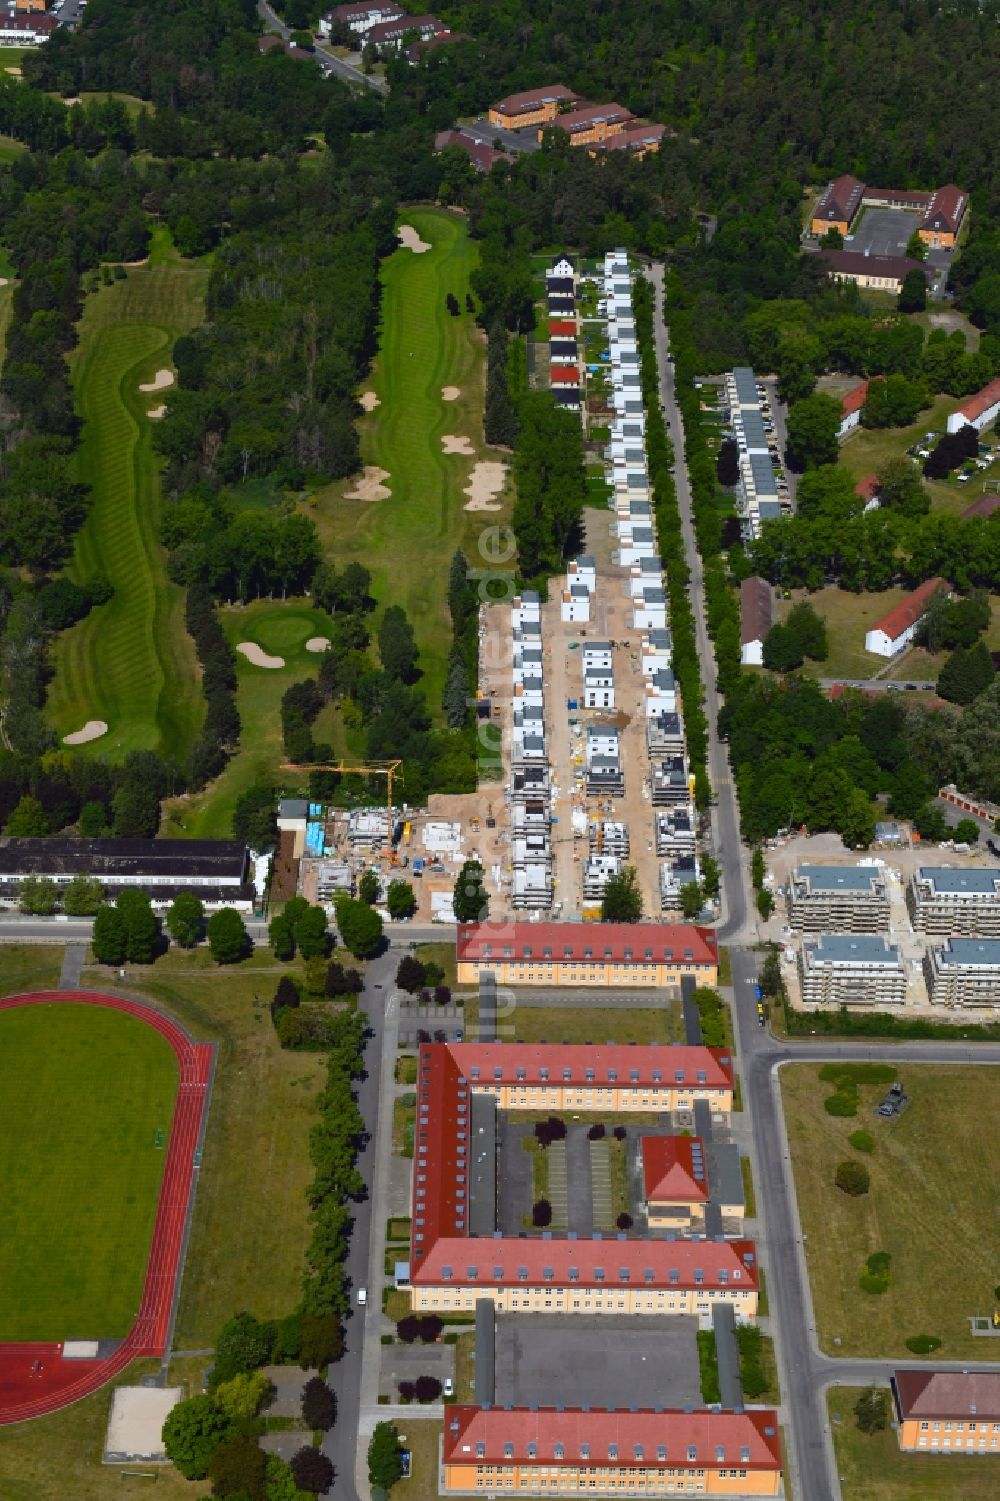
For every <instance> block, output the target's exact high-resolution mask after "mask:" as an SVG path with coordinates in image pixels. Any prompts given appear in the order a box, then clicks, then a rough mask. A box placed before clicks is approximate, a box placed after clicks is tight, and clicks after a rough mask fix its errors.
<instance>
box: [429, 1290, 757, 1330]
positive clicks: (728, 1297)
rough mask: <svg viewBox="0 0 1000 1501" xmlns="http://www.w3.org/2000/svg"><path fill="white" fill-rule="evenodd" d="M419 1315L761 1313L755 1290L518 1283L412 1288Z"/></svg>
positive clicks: (750, 1315)
mask: <svg viewBox="0 0 1000 1501" xmlns="http://www.w3.org/2000/svg"><path fill="white" fill-rule="evenodd" d="M410 1297H411V1300H412V1306H413V1311H414V1312H415V1313H417V1312H420V1313H431V1312H433V1313H440V1312H442V1311H444V1310H450V1311H451V1312H456V1311H457V1312H463V1311H467V1312H473V1311H474V1310H475V1307H476V1301H477V1299H479V1298H490V1299H492V1301H493V1305H494V1307H495V1308H496V1310H497V1312H498V1313H584V1314H586V1313H612V1314H622V1313H637V1314H645V1315H646V1316H647V1317H648V1316H650V1315H657V1314H659V1315H669V1314H674V1313H676V1314H709V1313H711V1310H712V1304H713V1303H715V1302H727V1303H731V1304H732V1306H733V1309H734V1311H735V1313H736V1317H737V1319H738V1320H740V1321H742V1322H748V1321H749V1320H750V1319H753V1318H755V1317H756V1314H757V1290H756V1288H735V1287H690V1288H688V1287H660V1288H650V1287H646V1286H644V1285H637V1286H635V1287H632V1286H628V1285H624V1284H621V1283H619V1284H617V1285H616V1286H614V1287H598V1286H590V1287H584V1286H582V1285H578V1284H573V1285H571V1286H564V1285H559V1284H557V1283H554V1282H553V1283H546V1284H545V1285H543V1286H541V1287H537V1286H527V1285H525V1284H524V1283H514V1284H512V1285H511V1286H510V1287H496V1286H494V1287H484V1286H482V1285H481V1284H477V1285H476V1286H474V1287H473V1286H468V1285H466V1286H463V1285H462V1284H461V1283H460V1282H456V1283H454V1284H452V1283H449V1284H448V1285H447V1286H443V1285H441V1284H440V1283H437V1284H433V1285H429V1286H426V1287H422V1286H414V1287H411V1288H410Z"/></svg>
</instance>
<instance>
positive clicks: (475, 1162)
mask: <svg viewBox="0 0 1000 1501" xmlns="http://www.w3.org/2000/svg"><path fill="white" fill-rule="evenodd" d="M469 1127H470V1139H471V1143H472V1151H471V1153H470V1159H471V1160H470V1163H469V1234H470V1235H477V1236H478V1235H492V1234H493V1232H494V1230H495V1229H496V1228H497V1103H496V1099H495V1097H494V1096H493V1095H491V1094H485V1093H483V1092H481V1091H480V1090H478V1089H474V1090H473V1091H472V1098H471V1100H470V1101H469Z"/></svg>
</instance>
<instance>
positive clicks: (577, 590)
mask: <svg viewBox="0 0 1000 1501" xmlns="http://www.w3.org/2000/svg"><path fill="white" fill-rule="evenodd" d="M559 619H560V620H571V621H575V622H576V623H577V624H579V625H586V624H587V623H588V622H589V620H590V591H589V590H587V589H583V588H581V587H580V586H579V585H576V586H575V587H574V588H572V589H563V590H562V592H561V593H560V596H559Z"/></svg>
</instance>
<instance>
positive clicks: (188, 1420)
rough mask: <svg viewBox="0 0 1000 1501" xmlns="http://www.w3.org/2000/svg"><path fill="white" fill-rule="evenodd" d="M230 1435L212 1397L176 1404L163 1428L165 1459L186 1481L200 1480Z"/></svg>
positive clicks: (226, 1422)
mask: <svg viewBox="0 0 1000 1501" xmlns="http://www.w3.org/2000/svg"><path fill="white" fill-rule="evenodd" d="M230 1432H231V1428H230V1423H229V1419H228V1418H227V1417H226V1415H225V1413H224V1412H223V1411H222V1409H221V1408H220V1407H219V1405H218V1403H217V1402H216V1401H215V1400H214V1398H212V1397H207V1396H198V1397H189V1398H188V1399H187V1401H186V1402H178V1404H177V1406H176V1407H175V1408H173V1409H172V1411H171V1412H170V1414H169V1416H168V1417H167V1420H166V1422H165V1423H164V1425H163V1448H164V1452H165V1453H166V1456H167V1458H168V1459H170V1460H172V1461H173V1463H174V1464H175V1465H176V1466H177V1468H178V1469H179V1470H180V1472H181V1474H182V1475H183V1476H185V1477H186V1479H188V1480H203V1479H204V1477H205V1476H206V1475H207V1474H208V1466H209V1463H210V1461H211V1458H212V1455H213V1454H214V1453H215V1451H216V1449H218V1447H219V1445H220V1444H221V1443H223V1441H224V1440H225V1439H226V1438H228V1436H229V1434H230Z"/></svg>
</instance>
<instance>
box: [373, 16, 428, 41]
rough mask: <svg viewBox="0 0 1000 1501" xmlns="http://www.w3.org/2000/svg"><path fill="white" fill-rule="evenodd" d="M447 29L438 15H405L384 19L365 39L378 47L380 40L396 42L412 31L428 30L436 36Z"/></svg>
mask: <svg viewBox="0 0 1000 1501" xmlns="http://www.w3.org/2000/svg"><path fill="white" fill-rule="evenodd" d="M447 30H448V28H447V26H446V25H445V24H444V22H443V21H439V20H438V18H437V16H406V15H403V16H398V17H397V18H396V20H395V21H382V22H380V24H379V25H378V26H373V27H372V28H371V30H370V31H369V32H368V34H367V36H366V38H365V40H366V41H367V42H371V44H372V45H373V46H375V47H377V46H378V44H379V43H380V42H394V41H396V39H397V38H398V37H402V36H406V34H407V32H410V31H426V32H427V33H428V35H430V36H434V35H437V34H438V33H439V32H442V31H447Z"/></svg>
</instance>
